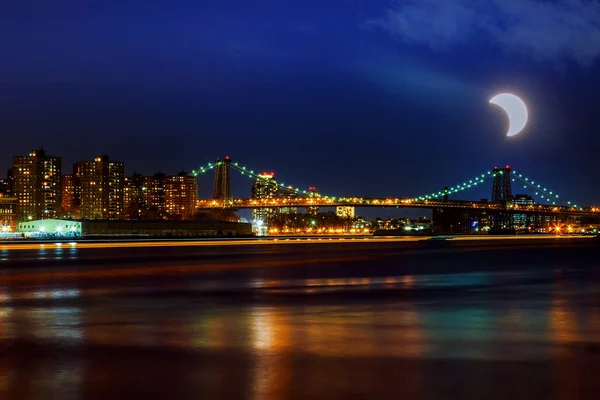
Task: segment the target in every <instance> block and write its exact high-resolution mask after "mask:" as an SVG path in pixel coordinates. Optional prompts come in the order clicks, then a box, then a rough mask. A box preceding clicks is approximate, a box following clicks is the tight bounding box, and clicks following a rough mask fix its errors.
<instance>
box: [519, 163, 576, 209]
mask: <svg viewBox="0 0 600 400" xmlns="http://www.w3.org/2000/svg"><path fill="white" fill-rule="evenodd" d="M512 173H513V178H512V181H513V182H517V183H519V184H520V185H521V186H523V187H524V188H525V189H527V190H530V191H531V192H532V193H534V194H535V195H536V196H539V197H540V198H541V199H542V200H546V201H548V202H550V203H552V205H556V202H557V201H558V202H559V203H561V202H562V203H563V204H565V203H566V205H567V206H568V207H574V208H579V209H580V210H583V208H582V207H578V206H577V204H571V202H570V201H565V200H562V199H561V200H559V199H560V197H559V195H558V194H557V193H556V192H554V191H552V190H548V189H546V188H545V187H544V186H543V185H541V184H539V183H535V181H534V180H532V179H529V178H528V177H526V176H524V175H523V174H520V173H518V172H517V171H514V170H513V171H512Z"/></svg>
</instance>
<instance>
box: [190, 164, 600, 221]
mask: <svg viewBox="0 0 600 400" xmlns="http://www.w3.org/2000/svg"><path fill="white" fill-rule="evenodd" d="M232 170H233V171H236V172H238V173H239V174H240V175H242V176H245V177H247V178H249V179H252V180H257V179H263V178H264V175H261V174H259V173H256V172H255V171H254V170H253V169H251V168H249V167H247V166H245V165H242V164H240V163H238V162H232V160H231V159H229V157H226V158H225V159H223V160H220V159H218V160H216V161H215V162H211V163H207V164H205V165H203V166H201V167H200V168H198V169H197V170H195V171H193V174H194V175H195V176H198V175H201V174H207V173H209V172H211V171H214V190H213V198H212V199H201V200H199V201H198V209H199V210H210V209H223V208H226V209H227V208H229V209H256V208H279V207H337V206H352V207H395V208H422V209H434V210H435V209H440V210H443V209H454V210H478V211H486V212H490V213H491V214H495V215H499V214H523V215H544V216H572V217H600V208H599V207H595V206H580V205H577V204H574V203H572V202H570V201H567V200H566V199H564V198H562V197H561V196H559V195H558V194H557V193H556V192H555V191H553V190H550V189H548V188H547V187H546V186H544V185H542V184H541V183H538V182H536V181H535V180H533V179H530V178H529V177H527V176H525V175H524V174H522V173H521V172H517V171H515V170H513V169H511V168H510V167H509V166H506V167H504V168H497V167H495V168H493V169H492V170H490V171H486V172H484V173H482V174H479V175H476V176H474V177H471V178H470V179H468V180H465V181H463V182H461V183H458V184H456V185H455V186H451V187H446V188H444V190H441V191H438V192H434V193H428V194H424V195H421V196H417V197H410V198H389V197H388V198H376V197H336V196H327V195H314V194H312V193H310V192H309V191H307V190H301V189H298V188H296V187H294V186H291V185H286V184H285V183H283V182H279V181H276V180H273V181H271V182H272V184H273V185H276V186H277V187H278V188H280V189H283V190H284V191H285V192H286V193H288V195H287V196H285V197H271V198H234V197H233V195H232V191H231V175H230V174H231V171H232ZM487 182H491V183H492V198H491V200H490V201H487V200H485V199H484V200H479V201H469V200H451V199H449V196H450V195H455V194H458V193H462V192H465V191H468V190H469V189H472V188H474V187H477V186H481V185H483V184H484V183H487ZM513 183H515V184H518V185H519V186H521V187H522V188H523V189H525V190H526V191H527V192H528V193H529V194H530V195H531V197H532V198H534V199H535V201H534V202H532V204H519V203H518V202H515V201H514V198H513V194H512V184H513ZM289 194H291V195H289Z"/></svg>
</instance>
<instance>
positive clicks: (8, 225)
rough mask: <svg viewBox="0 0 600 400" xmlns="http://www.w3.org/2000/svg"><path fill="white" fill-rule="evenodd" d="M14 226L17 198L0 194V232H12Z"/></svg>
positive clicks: (15, 224)
mask: <svg viewBox="0 0 600 400" xmlns="http://www.w3.org/2000/svg"><path fill="white" fill-rule="evenodd" d="M16 226H17V198H16V197H6V196H3V195H1V194H0V233H8V232H14V231H15V228H16ZM0 236H1V235H0Z"/></svg>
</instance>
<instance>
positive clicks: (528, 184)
mask: <svg viewBox="0 0 600 400" xmlns="http://www.w3.org/2000/svg"><path fill="white" fill-rule="evenodd" d="M217 165H218V164H217V163H212V162H209V163H207V164H205V165H202V166H200V167H198V169H197V170H194V171H192V175H194V176H198V175H201V174H206V173H207V172H209V171H211V170H214V168H215V167H216V166H217ZM231 167H233V168H234V169H235V170H237V171H238V172H239V173H240V174H241V175H243V176H246V177H248V178H249V179H259V178H261V177H264V175H262V174H258V173H256V172H254V170H252V169H250V168H249V167H247V166H245V165H241V164H240V163H238V162H232V163H231ZM511 172H512V181H513V182H516V183H519V184H520V185H521V186H523V187H524V188H525V189H527V190H530V191H531V192H532V193H534V194H535V196H538V197H540V198H541V199H542V200H545V201H547V202H549V203H551V204H552V205H556V202H557V201H558V202H559V203H560V202H563V203H566V204H567V206H568V207H574V208H579V209H580V210H583V208H581V207H578V206H577V204H571V202H570V201H564V200H562V199H561V200H558V199H560V197H559V195H558V194H557V193H556V192H554V191H551V190H548V189H547V188H545V187H544V186H542V185H541V184H539V183H537V184H536V183H535V181H534V180H532V179H529V178H528V177H526V176H524V175H523V174H521V173H517V171H515V170H512V171H511ZM502 173H503V171H502V170H500V171H497V172H492V171H487V172H486V173H483V174H480V175H477V176H475V177H474V178H473V179H470V180H468V181H465V182H463V183H459V184H457V185H455V186H451V187H449V188H448V190H443V191H439V192H434V193H429V194H427V195H423V196H419V197H414V198H413V199H412V201H423V200H432V199H438V198H441V197H444V196H445V195H449V194H453V193H459V192H463V191H465V190H468V189H471V188H472V187H475V186H478V185H479V184H481V183H484V182H485V181H487V180H489V179H492V178H494V177H495V176H496V174H502ZM273 182H274V183H275V184H276V185H277V186H278V187H281V188H285V189H287V190H292V191H294V192H296V193H298V194H301V193H302V194H308V193H309V191H307V190H300V189H298V188H294V187H293V186H286V185H285V183H283V182H278V181H277V180H275V179H273ZM314 196H315V197H322V198H325V199H332V200H340V201H341V200H344V199H343V198H342V197H338V198H336V197H331V196H324V195H321V194H315V195H314Z"/></svg>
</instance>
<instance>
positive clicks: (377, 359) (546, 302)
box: [0, 246, 600, 399]
mask: <svg viewBox="0 0 600 400" xmlns="http://www.w3.org/2000/svg"><path fill="white" fill-rule="evenodd" d="M63 247H64V246H63ZM493 276H494V275H493V274H487V273H480V274H452V275H451V276H447V277H445V278H440V276H439V275H429V276H424V275H421V276H419V275H408V274H399V275H394V276H382V277H362V276H354V277H319V278H311V277H307V278H303V279H296V280H284V279H273V280H255V281H254V283H253V285H254V287H253V288H254V289H255V290H256V292H258V293H260V294H261V296H263V297H261V300H260V301H257V300H255V299H249V300H248V297H245V298H244V300H242V301H237V300H235V299H233V300H232V299H231V298H227V299H222V298H217V299H213V298H210V299H208V300H207V299H204V298H194V297H193V296H189V297H188V296H185V295H163V294H162V293H161V292H159V291H156V292H152V293H151V295H147V294H140V293H143V292H140V291H139V290H138V289H139V288H140V286H141V283H139V282H136V283H135V284H133V285H132V287H131V288H130V289H131V290H130V291H126V290H121V291H118V290H116V289H115V290H109V288H107V287H97V288H85V287H83V288H81V287H79V286H67V285H60V286H59V285H57V286H51V285H50V284H49V283H47V282H45V283H44V284H45V285H46V286H45V287H41V286H38V285H37V284H38V283H40V282H35V285H34V284H32V285H31V286H25V287H21V286H18V287H17V286H15V287H0V396H2V398H5V397H6V396H5V395H6V394H7V393H10V394H11V395H13V396H16V398H20V399H21V398H22V399H28V398H40V396H38V395H36V393H43V394H47V395H48V396H47V397H50V398H77V397H84V396H82V393H84V394H85V393H90V391H93V392H94V393H95V394H92V395H90V396H87V397H91V398H103V397H101V394H103V395H104V398H113V397H114V396H113V397H111V396H110V395H107V394H106V393H107V392H106V390H107V388H112V387H120V388H130V387H134V388H137V390H139V391H141V392H143V391H146V390H151V391H152V393H154V394H156V395H157V396H158V395H159V394H160V395H164V396H162V397H163V398H165V397H167V398H168V397H169V395H171V397H173V398H177V397H178V396H179V398H197V397H200V396H201V394H204V395H205V396H206V397H210V398H219V397H220V396H222V397H224V398H246V397H253V398H255V399H288V398H295V397H305V398H315V397H321V398H334V397H337V398H348V397H349V396H350V395H351V394H352V393H348V392H344V390H346V388H347V387H352V389H353V393H354V392H355V393H357V395H358V396H360V395H362V396H363V397H368V395H369V394H372V393H379V394H380V396H379V397H378V398H400V397H402V396H399V395H398V393H400V394H402V395H403V396H404V397H410V398H419V397H425V398H444V396H443V394H444V393H445V394H447V393H448V392H447V391H446V392H443V393H441V392H436V391H435V389H434V387H441V388H444V387H445V388H447V387H449V384H448V382H449V381H451V382H454V381H455V380H456V379H466V378H465V377H473V380H474V381H476V384H473V385H474V387H477V385H481V386H480V387H479V390H480V392H481V394H482V396H483V395H484V392H485V387H486V386H485V385H486V384H487V383H489V382H494V379H500V378H497V377H496V375H495V373H493V372H492V369H490V368H489V366H490V365H509V366H519V368H525V369H524V371H526V372H523V373H522V374H523V376H527V377H528V379H529V377H530V375H534V374H536V373H539V372H536V371H545V370H544V368H546V369H551V373H552V380H551V382H553V383H552V384H553V385H554V382H557V383H556V386H557V387H556V388H554V389H553V392H554V393H556V394H557V397H558V398H572V396H571V397H569V395H572V393H573V392H574V391H576V390H577V388H578V385H580V383H581V380H582V378H581V376H582V374H585V373H586V372H585V370H582V368H581V367H578V366H577V365H578V364H577V363H576V362H575V361H576V360H577V357H581V354H588V353H582V350H581V347H582V346H588V345H589V344H590V343H598V342H599V341H600V304H598V300H597V297H594V296H593V294H594V293H597V292H598V291H597V289H594V288H595V286H593V284H590V285H585V287H584V288H581V287H573V286H572V285H571V286H569V285H566V284H564V283H561V282H560V280H559V282H558V283H554V284H550V285H544V286H537V287H536V288H537V289H536V290H537V292H536V293H537V295H539V296H540V297H537V298H535V300H534V299H533V298H532V297H530V296H532V294H531V287H524V288H519V287H511V291H510V294H511V295H510V296H509V295H506V293H509V292H508V291H505V292H502V293H503V294H504V295H503V296H493V295H489V294H487V293H485V292H483V291H473V292H470V291H464V292H461V293H462V294H461V296H458V297H457V296H454V297H446V293H447V291H445V292H441V293H440V294H437V293H435V292H434V293H433V294H431V295H429V294H428V295H427V296H422V295H418V296H417V295H414V296H413V295H412V294H411V293H413V291H414V290H416V288H418V287H427V288H428V289H429V288H430V287H435V288H442V289H444V290H446V289H447V288H448V286H451V287H460V288H464V287H469V288H470V287H472V286H473V285H481V286H480V287H486V285H488V284H489V283H490V281H492V280H493ZM500 276H502V277H503V278H502V279H505V280H509V281H510V280H511V279H513V275H510V274H500ZM210 282H212V281H210V280H205V281H198V282H195V283H193V284H192V283H189V282H186V283H185V285H188V286H186V287H194V288H199V287H204V286H202V285H206V284H209V285H210ZM290 288H292V289H294V290H299V291H303V290H306V289H310V290H314V292H311V293H309V294H306V295H304V296H299V297H295V296H292V298H293V300H290V301H288V300H285V301H284V300H281V298H280V297H277V296H276V295H275V294H274V293H279V292H278V291H286V290H290ZM361 288H364V289H365V290H368V291H377V290H378V289H380V288H381V289H385V290H391V291H394V290H397V291H398V292H399V293H400V292H401V293H402V294H403V296H401V297H393V296H392V297H390V296H388V297H385V298H383V299H382V298H379V297H377V296H373V297H369V296H357V297H356V298H354V297H353V296H354V295H356V294H357V292H356V290H361ZM409 289H410V290H409ZM583 289H585V290H583ZM327 290H335V291H336V293H337V292H340V293H342V294H343V296H341V297H337V296H329V295H327V296H319V294H322V293H324V291H327ZM594 290H596V292H594ZM580 292H581V293H586V297H585V301H582V296H579V295H578V293H580ZM265 293H266V297H265ZM428 293H430V292H428ZM590 293H592V295H590ZM269 296H272V297H269ZM549 358H553V360H554V363H553V364H551V363H548V359H549ZM570 360H572V361H570ZM592 360H594V359H592ZM595 360H597V359H595ZM440 363H450V364H444V365H449V367H446V366H444V367H443V368H442V367H436V365H439V364H440ZM549 364H551V365H550V366H549ZM598 365H600V363H598V364H593V366H598ZM524 366H525V367H524ZM528 366H529V367H528ZM461 368H462V369H461ZM486 368H487V369H486ZM504 368H507V369H506V370H504V373H505V374H510V373H511V371H510V368H512V367H504ZM527 368H530V369H527ZM589 368H590V370H594V369H593V367H592V366H590V367H589ZM132 371H133V372H132ZM507 371H508V372H507ZM133 376H136V377H137V378H133ZM382 379H386V380H387V381H388V382H393V383H394V384H393V385H391V384H390V385H389V387H388V388H387V389H385V388H382V387H381V386H380V385H378V382H380V381H381V380H382ZM532 379H533V378H532ZM432 381H433V382H434V384H432ZM435 383H437V384H439V386H436V385H435ZM450 386H451V385H450ZM165 387H168V388H169V391H170V392H169V393H163V392H161V390H164V388H165ZM384 389H385V390H388V391H387V392H385V390H384ZM457 390H458V389H457ZM172 391H175V394H173V393H172ZM96 393H97V394H96ZM340 393H342V394H344V396H341V395H340ZM477 393H479V392H477ZM249 395H250V396H249ZM94 396H95V397H94ZM43 397H44V396H41V398H43ZM133 397H135V396H134V395H133V394H132V395H131V396H129V398H133ZM202 397H204V396H202ZM404 397H403V398H404Z"/></svg>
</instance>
